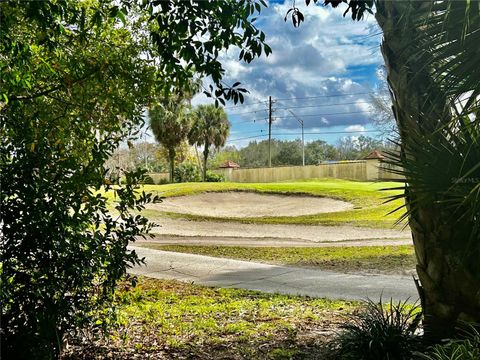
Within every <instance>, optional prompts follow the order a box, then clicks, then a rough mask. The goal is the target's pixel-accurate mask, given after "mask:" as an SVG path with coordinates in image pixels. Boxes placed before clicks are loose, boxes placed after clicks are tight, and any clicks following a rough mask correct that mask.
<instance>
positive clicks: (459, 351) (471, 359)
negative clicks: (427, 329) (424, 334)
mask: <svg viewBox="0 0 480 360" xmlns="http://www.w3.org/2000/svg"><path fill="white" fill-rule="evenodd" d="M478 328H479V326H478V325H477V328H475V327H474V326H472V325H471V326H469V327H468V329H467V330H466V331H464V334H463V339H456V340H448V341H447V342H446V343H445V344H440V345H435V346H434V347H432V348H431V350H430V351H429V352H428V353H426V354H419V357H420V358H421V359H425V360H452V359H454V360H478V359H480V332H479V330H478Z"/></svg>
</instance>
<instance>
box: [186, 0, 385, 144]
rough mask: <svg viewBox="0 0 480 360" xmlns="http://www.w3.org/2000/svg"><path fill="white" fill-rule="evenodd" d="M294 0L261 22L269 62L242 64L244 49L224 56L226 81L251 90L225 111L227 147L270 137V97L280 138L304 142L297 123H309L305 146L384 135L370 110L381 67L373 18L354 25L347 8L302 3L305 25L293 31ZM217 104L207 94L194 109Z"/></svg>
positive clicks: (273, 6)
mask: <svg viewBox="0 0 480 360" xmlns="http://www.w3.org/2000/svg"><path fill="white" fill-rule="evenodd" d="M291 1H292V0H285V2H284V0H280V2H273V1H270V3H269V7H268V8H267V9H263V10H262V13H261V15H260V16H259V17H258V21H257V27H259V28H260V29H261V30H263V31H264V32H265V34H266V42H267V43H268V44H269V45H270V47H271V48H272V50H273V53H272V54H271V55H270V56H269V57H265V56H262V57H261V58H260V59H255V60H254V61H252V62H251V63H250V64H247V63H244V62H240V61H239V60H238V53H239V50H238V49H230V50H228V51H227V52H226V53H225V54H223V55H222V59H221V60H222V63H223V65H224V67H225V70H226V76H225V79H224V80H225V82H226V83H230V84H233V83H234V82H236V81H240V82H241V83H242V85H243V87H245V88H246V89H248V90H249V94H248V96H247V98H246V102H245V104H243V105H237V106H234V105H233V104H227V106H226V108H225V109H226V111H227V114H228V116H229V120H230V122H231V123H232V128H231V135H230V139H229V142H228V145H235V146H237V147H242V146H245V145H247V144H248V142H249V141H253V140H263V139H266V138H267V136H268V123H267V120H266V119H267V116H268V112H267V108H268V105H267V100H268V97H269V96H271V97H272V99H273V100H274V105H273V109H274V123H273V126H272V134H273V137H274V138H277V139H290V140H293V139H295V138H300V137H301V128H300V124H299V121H298V120H297V118H298V119H300V120H301V121H303V122H304V131H305V134H306V135H305V139H306V141H311V140H315V139H323V140H326V141H328V142H329V143H335V142H336V141H337V140H338V139H339V138H341V137H345V136H358V135H360V134H362V131H364V134H365V135H369V136H378V133H376V132H375V128H374V126H373V125H372V123H371V116H372V112H371V109H370V108H369V105H368V100H369V96H370V93H371V91H372V89H373V88H374V87H375V85H376V84H377V82H378V81H379V80H378V78H377V76H376V72H377V70H378V67H379V66H380V65H381V64H382V58H381V54H380V49H379V44H380V40H381V35H380V34H379V29H378V27H377V26H376V23H375V19H374V17H373V16H371V15H370V16H369V17H367V18H366V19H364V20H363V21H360V22H354V21H352V20H351V18H350V17H348V16H347V17H345V18H344V17H343V11H344V10H345V8H337V9H332V8H331V7H324V6H323V5H321V4H320V3H323V1H319V4H317V5H313V4H311V5H310V6H308V7H306V6H304V1H298V2H297V3H298V4H297V6H299V7H300V9H301V11H302V12H303V14H304V15H305V22H304V23H302V25H301V26H300V27H299V28H294V27H293V25H292V23H291V21H287V22H284V17H285V14H286V12H287V11H288V9H289V8H290V6H291ZM211 102H212V100H211V99H208V98H206V97H205V96H204V95H198V96H197V97H195V98H194V99H193V104H194V105H198V104H204V103H211ZM292 112H293V113H294V114H295V115H296V117H297V118H295V117H294V116H293V115H292ZM350 132H351V133H350Z"/></svg>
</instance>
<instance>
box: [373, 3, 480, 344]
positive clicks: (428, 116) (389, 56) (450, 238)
mask: <svg viewBox="0 0 480 360" xmlns="http://www.w3.org/2000/svg"><path fill="white" fill-rule="evenodd" d="M430 6H431V3H430V2H421V1H391V0H377V2H376V8H377V13H376V19H377V22H378V24H379V25H380V27H381V28H382V30H383V34H384V41H383V43H382V53H383V57H384V60H385V64H386V67H387V71H388V83H389V87H390V89H391V94H392V100H393V110H394V114H395V117H396V121H397V125H398V128H399V132H400V137H401V144H402V148H401V157H402V159H407V158H408V159H409V160H410V161H411V160H412V159H413V161H415V154H412V153H409V152H408V148H409V146H408V144H409V141H411V134H412V132H417V133H418V134H429V133H432V132H433V131H434V130H435V129H438V127H439V126H441V125H442V124H444V123H445V122H447V121H448V120H449V119H450V113H449V107H448V102H447V99H446V98H445V97H444V95H443V94H442V93H441V91H440V90H438V89H437V88H436V87H435V83H434V80H433V78H432V76H431V74H430V73H429V72H428V70H427V67H426V66H425V59H419V58H418V57H415V56H412V55H413V54H416V53H417V52H418V48H417V47H416V46H415V45H416V44H415V38H416V32H417V31H421V30H418V28H417V27H416V26H415V24H414V23H413V22H412V20H411V19H412V18H415V17H417V16H421V15H422V14H427V13H428V11H429V10H430ZM409 19H410V20H409ZM409 21H410V22H409ZM427 94H428V95H427ZM433 98H434V99H435V102H436V103H438V102H439V99H440V103H441V102H443V104H444V106H443V107H442V106H440V107H436V108H432V106H431V105H432V103H433V101H432V99H433ZM443 100H444V101H443ZM406 182H407V194H406V202H407V208H409V206H410V204H413V203H415V202H416V199H417V198H418V197H419V195H421V194H422V189H416V188H415V187H414V186H412V184H410V182H409V179H408V178H407V179H406ZM452 216H453V211H452V210H451V209H446V208H445V207H441V206H440V205H437V204H436V203H435V201H434V199H432V201H431V204H427V205H424V206H422V207H419V208H418V209H417V210H416V211H415V212H414V213H412V214H411V215H410V216H409V225H410V228H411V231H412V236H413V243H414V247H415V253H416V257H417V274H418V277H419V280H420V281H419V284H417V288H418V290H419V295H420V300H421V303H422V308H423V312H424V329H425V334H426V336H427V337H428V338H430V340H432V341H435V340H438V339H440V338H444V337H447V336H449V335H451V334H452V332H453V331H454V329H455V327H456V325H457V324H458V321H459V320H468V321H475V322H480V275H479V271H478V265H476V264H475V260H477V262H478V259H471V258H470V259H469V258H468V256H467V257H465V256H466V255H467V254H465V253H464V250H465V244H466V243H467V240H466V239H468V236H469V233H471V229H472V227H473V224H471V223H468V222H464V223H456V222H455V221H454V219H453V218H452ZM477 241H478V240H477ZM473 254H474V253H473ZM470 256H472V254H470Z"/></svg>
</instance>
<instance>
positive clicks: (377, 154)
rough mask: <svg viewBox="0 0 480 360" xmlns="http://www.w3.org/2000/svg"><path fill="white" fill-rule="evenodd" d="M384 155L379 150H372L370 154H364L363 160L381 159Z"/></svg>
mask: <svg viewBox="0 0 480 360" xmlns="http://www.w3.org/2000/svg"><path fill="white" fill-rule="evenodd" d="M383 159H385V156H384V155H383V154H382V152H381V151H378V150H373V151H372V152H371V153H370V154H368V155H367V156H365V160H383Z"/></svg>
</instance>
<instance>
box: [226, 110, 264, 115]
mask: <svg viewBox="0 0 480 360" xmlns="http://www.w3.org/2000/svg"><path fill="white" fill-rule="evenodd" d="M260 111H267V109H258V110H253V111H247V112H242V113H233V114H230V115H244V114H253V113H257V112H260Z"/></svg>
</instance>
